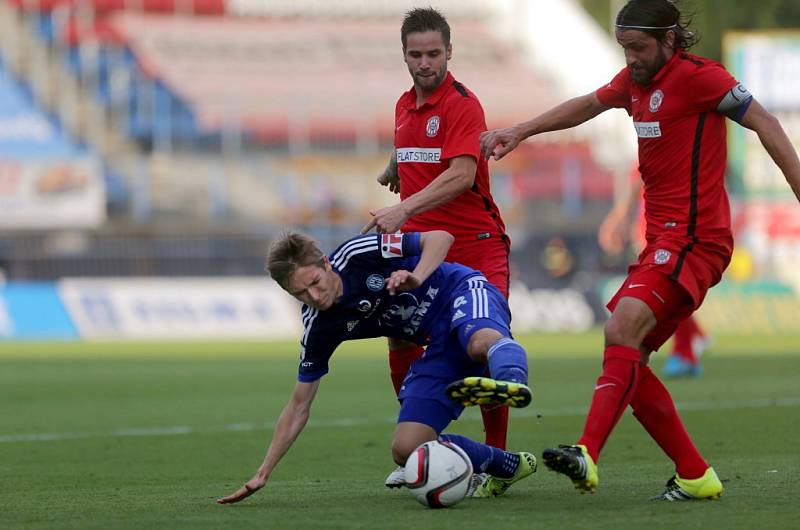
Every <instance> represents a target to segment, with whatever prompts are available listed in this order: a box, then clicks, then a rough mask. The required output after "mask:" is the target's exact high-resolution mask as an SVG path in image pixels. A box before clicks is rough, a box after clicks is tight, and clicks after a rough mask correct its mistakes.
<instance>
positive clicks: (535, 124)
mask: <svg viewBox="0 0 800 530" xmlns="http://www.w3.org/2000/svg"><path fill="white" fill-rule="evenodd" d="M605 110H608V107H606V106H604V105H602V104H601V103H600V101H599V100H598V99H597V95H596V94H595V93H594V92H591V93H589V94H586V95H584V96H578V97H576V98H572V99H570V100H567V101H565V102H564V103H561V104H560V105H557V106H555V107H553V108H552V109H550V110H548V111H546V112H545V113H543V114H540V115H539V116H537V117H536V118H533V119H532V120H530V121H527V122H525V123H521V124H519V125H517V128H518V129H519V131H520V133H521V134H522V139H523V140H524V139H525V138H528V137H529V136H533V135H536V134H541V133H544V132H550V131H560V130H562V129H569V128H571V127H575V126H577V125H580V124H581V123H583V122H585V121H589V120H591V119H592V118H594V117H595V116H597V115H598V114H600V113H601V112H603V111H605Z"/></svg>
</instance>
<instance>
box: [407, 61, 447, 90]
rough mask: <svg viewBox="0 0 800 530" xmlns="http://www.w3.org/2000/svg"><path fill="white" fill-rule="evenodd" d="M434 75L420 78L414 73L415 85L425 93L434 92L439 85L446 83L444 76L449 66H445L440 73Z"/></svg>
mask: <svg viewBox="0 0 800 530" xmlns="http://www.w3.org/2000/svg"><path fill="white" fill-rule="evenodd" d="M432 73H433V75H430V76H426V77H420V76H419V75H417V74H414V73H412V74H411V75H412V77H413V78H414V84H415V85H416V86H417V87H418V88H420V89H421V90H422V91H424V92H433V91H434V90H436V89H437V88H439V85H441V84H442V81H444V76H445V75H446V74H447V64H445V65H444V66H443V67H442V69H441V70H439V71H438V72H432Z"/></svg>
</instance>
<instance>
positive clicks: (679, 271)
mask: <svg viewBox="0 0 800 530" xmlns="http://www.w3.org/2000/svg"><path fill="white" fill-rule="evenodd" d="M729 248H731V247H730V246H725V245H724V244H722V245H719V244H714V243H711V244H709V243H701V242H695V243H693V244H692V243H690V242H689V241H686V240H684V241H681V240H664V239H660V240H656V241H654V242H653V243H651V244H649V245H648V246H647V247H646V248H645V249H644V250H643V251H642V253H641V254H640V255H639V261H638V262H637V263H634V264H633V265H631V266H630V267H628V277H627V278H626V279H625V282H624V283H623V284H622V287H620V289H619V291H617V293H616V294H615V295H614V296H613V298H611V300H610V301H609V302H608V305H607V306H606V307H608V309H609V310H610V311H612V312H613V311H614V309H615V308H616V307H617V303H619V300H620V299H621V298H623V297H626V296H628V297H631V298H636V299H639V300H641V301H643V302H644V303H645V304H647V306H648V307H649V308H650V309H651V310H652V311H653V314H654V315H655V317H656V322H657V324H656V327H655V328H654V329H653V330H652V331H651V332H650V333H649V334H648V335H647V337H645V339H644V341H643V344H644V345H645V346H647V347H648V348H650V349H651V350H657V349H658V348H660V347H661V346H662V345H663V344H664V343H665V342H666V341H667V339H669V338H670V337H671V336H672V334H673V333H675V329H676V328H677V327H678V324H679V323H680V321H681V320H683V319H685V318H686V317H688V316H689V315H691V314H692V313H693V312H694V311H695V310H696V309H697V308H698V307H700V304H702V303H703V299H704V298H705V296H706V293H707V292H708V290H709V289H710V288H711V287H712V286H714V285H716V284H717V283H718V282H719V280H720V279H721V278H722V273H723V271H724V270H725V268H726V267H727V266H728V263H729V262H730V251H729V250H727V249H729Z"/></svg>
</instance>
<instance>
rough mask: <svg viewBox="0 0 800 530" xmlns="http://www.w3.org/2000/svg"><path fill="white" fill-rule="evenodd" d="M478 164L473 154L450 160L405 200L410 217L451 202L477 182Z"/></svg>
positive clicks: (404, 204) (404, 203)
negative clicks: (445, 166) (440, 170)
mask: <svg viewBox="0 0 800 530" xmlns="http://www.w3.org/2000/svg"><path fill="white" fill-rule="evenodd" d="M477 167H478V164H477V162H476V161H475V159H474V158H472V157H471V156H459V157H456V158H453V159H452V160H450V166H449V167H448V168H447V169H446V170H444V171H442V172H441V173H440V174H439V176H438V177H436V178H435V179H433V180H432V181H431V183H430V184H428V185H427V186H425V187H424V188H423V189H421V190H420V191H418V192H417V193H415V194H414V195H412V196H411V197H408V198H407V199H406V200H404V201H403V203H402V204H403V206H404V208H405V211H406V213H407V214H408V216H409V217H413V216H415V215H419V214H421V213H424V212H427V211H428V210H432V209H434V208H437V207H439V206H441V205H443V204H446V203H448V202H450V201H451V200H453V199H455V198H456V197H458V196H459V195H461V194H462V193H464V192H465V191H467V190H469V189H470V188H471V187H472V185H473V183H474V182H475V172H476V171H477Z"/></svg>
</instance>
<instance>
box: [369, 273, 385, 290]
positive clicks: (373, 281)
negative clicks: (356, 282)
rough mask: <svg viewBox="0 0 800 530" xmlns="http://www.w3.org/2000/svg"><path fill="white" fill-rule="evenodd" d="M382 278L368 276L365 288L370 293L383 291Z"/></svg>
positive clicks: (378, 275)
mask: <svg viewBox="0 0 800 530" xmlns="http://www.w3.org/2000/svg"><path fill="white" fill-rule="evenodd" d="M383 284H384V280H383V276H381V275H380V274H370V275H369V277H368V278H367V287H368V288H369V290H370V291H380V290H381V289H383Z"/></svg>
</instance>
